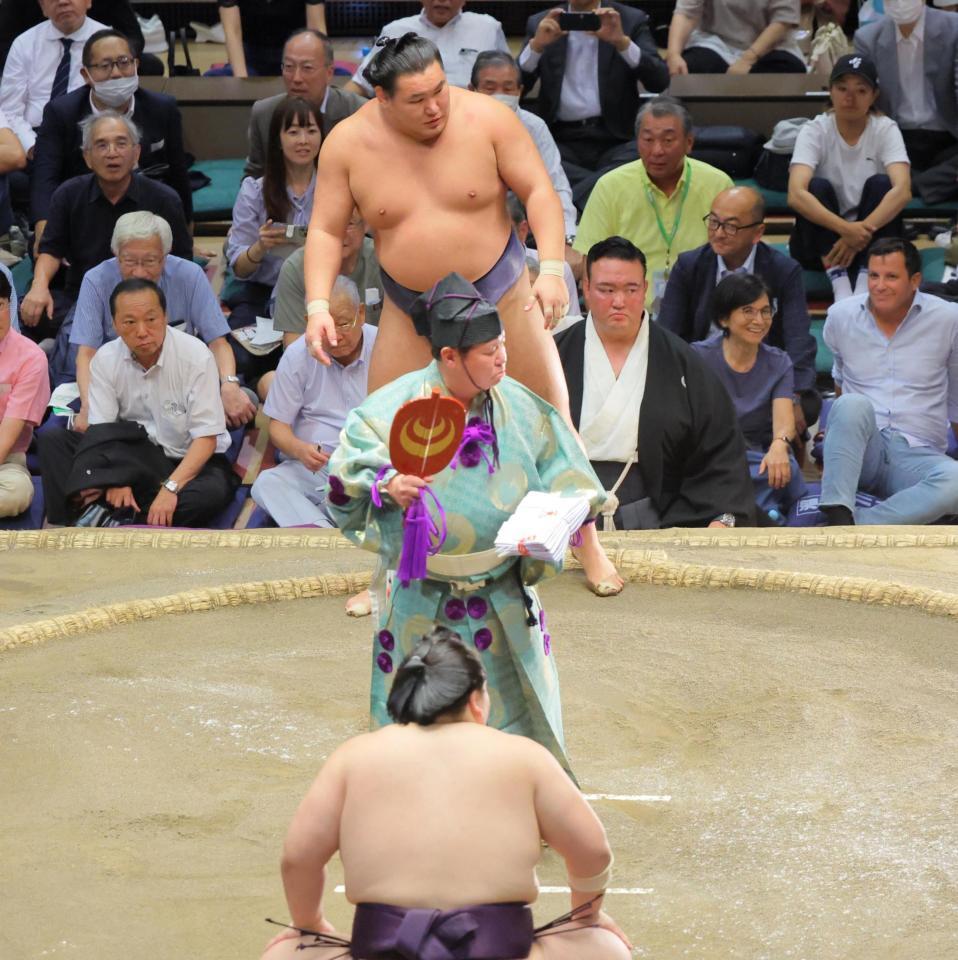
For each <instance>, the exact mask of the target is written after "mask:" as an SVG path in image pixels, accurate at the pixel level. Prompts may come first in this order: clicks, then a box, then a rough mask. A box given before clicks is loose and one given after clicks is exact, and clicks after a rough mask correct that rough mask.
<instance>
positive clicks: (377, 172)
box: [349, 123, 505, 232]
mask: <svg viewBox="0 0 958 960" xmlns="http://www.w3.org/2000/svg"><path fill="white" fill-rule="evenodd" d="M462 127H463V124H462V123H460V124H458V125H457V128H456V129H455V130H446V131H444V132H443V134H442V136H440V137H439V138H438V139H437V141H435V142H433V143H431V144H423V143H417V142H414V141H411V140H409V139H408V138H399V137H391V138H389V139H388V140H387V141H386V143H384V144H383V147H382V148H381V149H380V150H379V151H378V153H377V155H376V156H375V158H374V159H372V160H371V161H370V162H368V163H364V162H360V161H354V162H353V164H352V165H351V166H350V174H349V181H350V190H351V192H352V195H353V197H354V198H355V200H356V203H357V205H358V206H359V209H360V210H361V211H362V214H363V217H364V218H365V220H366V222H367V223H368V224H369V225H370V227H372V228H373V230H374V231H377V232H379V231H383V230H390V229H392V228H395V227H398V226H400V225H402V224H403V223H404V222H406V221H408V220H409V219H411V218H417V219H418V218H420V217H424V216H425V217H434V216H437V215H440V216H442V215H447V216H448V215H453V216H459V215H462V214H476V213H482V212H485V213H488V212H489V211H490V210H493V209H494V210H497V211H498V210H500V209H501V208H502V201H503V197H504V195H505V187H504V185H503V183H502V181H501V179H500V177H499V170H498V166H497V163H496V153H495V149H494V148H493V146H492V144H491V143H490V142H489V139H488V137H483V136H482V135H481V134H480V133H479V132H478V131H469V130H464V129H462Z"/></svg>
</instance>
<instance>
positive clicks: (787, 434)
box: [692, 273, 805, 516]
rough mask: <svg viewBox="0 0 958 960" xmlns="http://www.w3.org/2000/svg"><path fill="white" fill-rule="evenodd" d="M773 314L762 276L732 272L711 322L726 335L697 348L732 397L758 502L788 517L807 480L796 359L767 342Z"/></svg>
mask: <svg viewBox="0 0 958 960" xmlns="http://www.w3.org/2000/svg"><path fill="white" fill-rule="evenodd" d="M773 313H774V308H773V306H772V304H771V303H770V300H769V293H768V288H767V287H766V286H765V283H764V282H763V281H762V280H761V278H759V277H757V276H755V274H752V273H732V274H729V275H728V276H726V277H724V278H723V279H722V280H721V281H720V282H719V284H718V285H717V286H716V288H715V291H714V293H713V294H712V319H713V321H714V323H715V324H716V326H718V327H720V328H721V331H722V332H721V333H718V334H715V336H713V337H711V338H710V339H708V340H703V341H701V342H699V343H693V344H692V348H693V349H694V350H695V351H696V352H697V353H698V354H699V355H700V356H701V357H702V359H703V360H704V361H705V362H706V363H707V364H708V366H710V367H711V368H712V370H714V371H715V373H716V374H718V377H719V379H720V380H721V381H722V383H723V384H724V385H725V389H726V390H727V391H728V394H729V396H730V397H731V398H732V403H733V405H734V406H735V412H736V414H737V415H738V421H739V426H740V427H741V429H742V433H743V434H744V435H745V444H746V446H747V448H748V449H747V456H748V463H749V470H750V471H751V474H752V480H753V482H754V484H755V500H756V502H757V503H758V505H759V507H760V508H761V509H762V510H763V511H765V512H766V513H768V512H769V511H771V510H773V509H774V510H777V511H778V512H779V513H780V514H781V515H782V516H784V515H785V514H786V513H787V512H788V509H789V507H791V505H792V504H793V503H794V502H795V501H796V500H797V499H798V498H799V497H801V496H803V495H804V494H805V482H804V480H803V479H802V471H801V469H800V468H799V465H798V461H797V460H796V459H795V454H794V452H793V450H792V442H793V440H794V439H795V434H796V431H795V414H794V408H793V406H792V394H793V389H794V376H793V372H792V361H791V359H790V358H789V356H788V354H787V353H785V351H784V350H779V349H778V348H777V347H770V346H769V345H768V344H767V343H764V342H763V341H764V340H765V337H766V335H767V334H768V331H769V328H770V327H771V325H772V314H773Z"/></svg>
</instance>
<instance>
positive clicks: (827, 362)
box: [812, 317, 834, 374]
mask: <svg viewBox="0 0 958 960" xmlns="http://www.w3.org/2000/svg"><path fill="white" fill-rule="evenodd" d="M824 327H825V318H824V317H820V318H815V317H813V318H812V336H813V337H814V338H815V342H816V343H817V344H818V353H816V354H815V372H816V373H826V374H831V372H832V362H833V361H834V357H833V356H832V351H831V350H829V349H828V345H827V344H826V343H825V338H824V337H823V336H822V330H823V329H824Z"/></svg>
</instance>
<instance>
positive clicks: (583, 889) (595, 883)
mask: <svg viewBox="0 0 958 960" xmlns="http://www.w3.org/2000/svg"><path fill="white" fill-rule="evenodd" d="M614 863H615V857H614V856H613V857H612V858H611V859H610V860H609V865H608V866H607V867H606V868H605V870H603V871H602V872H601V873H597V874H596V875H595V876H594V877H574V876H572V874H571V873H570V874H569V886H570V887H571V888H572V889H573V890H575V891H576V893H601V892H602V891H603V890H605V889H607V888H608V886H609V881H610V880H611V879H612V864H614Z"/></svg>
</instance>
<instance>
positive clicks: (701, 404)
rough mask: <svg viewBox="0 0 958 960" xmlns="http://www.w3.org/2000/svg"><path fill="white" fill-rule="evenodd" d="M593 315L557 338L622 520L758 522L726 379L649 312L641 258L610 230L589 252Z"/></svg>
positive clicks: (624, 523) (596, 464) (628, 524)
mask: <svg viewBox="0 0 958 960" xmlns="http://www.w3.org/2000/svg"><path fill="white" fill-rule="evenodd" d="M583 292H584V294H585V298H586V303H587V305H588V308H589V316H588V317H587V319H586V320H585V321H584V322H583V323H577V324H575V325H574V326H572V327H569V328H568V329H566V330H564V331H563V332H562V333H560V334H559V335H558V336H557V337H556V344H557V346H558V348H559V357H560V359H561V361H562V368H563V370H564V371H565V377H566V382H567V383H568V386H569V400H570V405H571V410H572V419H573V421H574V422H575V425H576V426H577V427H578V428H579V434H580V436H581V437H582V440H583V442H584V443H585V446H586V451H587V452H588V454H589V459H590V460H591V462H592V466H593V468H594V469H595V471H596V473H597V474H598V475H599V479H600V480H602V482H603V483H604V484H605V486H606V488H607V489H609V490H611V491H612V492H614V493H615V495H616V497H617V498H618V502H619V507H618V510H616V512H615V514H614V522H615V525H616V526H617V527H618V528H620V529H626V530H645V529H656V528H659V527H707V526H726V527H731V526H735V525H736V524H738V525H753V524H754V523H755V498H754V496H753V493H752V483H751V480H750V479H749V473H748V466H747V463H746V459H745V443H744V441H743V439H742V436H741V433H740V431H739V427H738V421H737V419H736V417H735V411H734V409H733V407H732V402H731V400H730V399H729V397H728V394H727V393H726V392H725V388H724V387H723V386H722V384H721V383H720V382H719V380H718V379H717V378H716V377H715V375H714V374H713V373H712V372H711V371H710V370H708V369H707V368H706V367H705V366H704V364H703V363H702V362H701V360H699V358H698V357H697V356H695V354H693V353H692V351H691V350H690V349H689V348H688V346H687V345H686V344H685V343H684V342H683V341H682V340H680V339H679V338H678V337H676V336H674V335H673V334H671V333H669V332H668V331H667V330H664V329H662V328H661V327H659V326H657V325H656V324H654V323H652V322H651V320H650V319H649V316H648V314H647V313H646V312H645V306H644V304H645V292H646V277H645V256H644V254H643V253H642V251H641V250H639V249H638V248H637V247H636V246H635V245H634V244H632V243H631V242H630V241H628V240H625V239H623V238H622V237H610V238H609V239H607V240H603V241H601V242H600V243H597V244H595V246H593V247H592V249H591V250H590V251H589V255H588V258H587V261H586V277H585V279H584V281H583Z"/></svg>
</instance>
